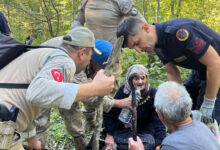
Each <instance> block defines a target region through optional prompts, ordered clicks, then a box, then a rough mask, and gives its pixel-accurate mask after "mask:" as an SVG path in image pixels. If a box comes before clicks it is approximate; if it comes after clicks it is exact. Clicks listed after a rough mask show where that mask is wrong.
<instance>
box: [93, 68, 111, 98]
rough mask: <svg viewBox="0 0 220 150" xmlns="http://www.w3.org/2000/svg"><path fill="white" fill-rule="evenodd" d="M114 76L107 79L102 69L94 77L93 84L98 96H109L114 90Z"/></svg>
mask: <svg viewBox="0 0 220 150" xmlns="http://www.w3.org/2000/svg"><path fill="white" fill-rule="evenodd" d="M114 80H115V78H114V76H110V77H107V76H106V75H105V74H104V70H103V69H101V70H100V71H98V72H97V74H96V76H95V77H94V79H93V81H92V84H93V85H94V88H96V92H97V96H105V95H109V94H110V93H111V92H112V90H113V88H114Z"/></svg>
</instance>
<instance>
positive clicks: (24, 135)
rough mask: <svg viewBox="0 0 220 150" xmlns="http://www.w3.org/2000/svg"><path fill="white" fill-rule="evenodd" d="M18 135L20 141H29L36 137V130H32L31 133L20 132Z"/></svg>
mask: <svg viewBox="0 0 220 150" xmlns="http://www.w3.org/2000/svg"><path fill="white" fill-rule="evenodd" d="M20 135H21V138H22V140H25V139H29V138H31V137H33V136H35V135H36V128H34V129H33V130H31V131H26V132H22V133H20Z"/></svg>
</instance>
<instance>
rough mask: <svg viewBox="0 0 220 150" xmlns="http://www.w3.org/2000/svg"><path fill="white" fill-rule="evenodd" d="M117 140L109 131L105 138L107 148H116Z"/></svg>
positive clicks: (110, 149)
mask: <svg viewBox="0 0 220 150" xmlns="http://www.w3.org/2000/svg"><path fill="white" fill-rule="evenodd" d="M114 146H115V141H114V137H113V136H111V135H110V134H108V133H107V136H106V138H105V147H106V148H105V150H114Z"/></svg>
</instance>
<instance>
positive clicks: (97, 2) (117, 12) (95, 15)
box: [72, 0, 146, 130]
mask: <svg viewBox="0 0 220 150" xmlns="http://www.w3.org/2000/svg"><path fill="white" fill-rule="evenodd" d="M129 16H134V17H137V18H139V19H141V20H143V21H144V22H146V20H145V18H144V17H143V16H142V15H141V13H140V12H139V11H138V10H137V8H136V7H135V5H134V3H133V1H132V0H83V1H82V3H81V5H80V6H79V8H78V14H77V15H76V18H75V20H74V22H73V24H72V28H75V27H77V26H84V24H85V23H86V24H87V26H88V28H89V29H90V30H91V31H92V32H93V33H94V35H95V38H96V39H103V40H106V41H109V42H111V43H112V44H113V45H115V44H116V41H117V36H116V31H117V27H118V25H119V23H120V22H121V21H122V20H123V19H124V18H125V17H129ZM115 65H117V68H118V69H117V71H115V74H114V76H115V79H116V85H115V91H117V89H118V88H119V83H120V78H121V73H122V70H121V62H119V63H118V64H115ZM89 102H91V101H89ZM108 102H109V103H110V104H111V102H110V101H108ZM85 103H86V102H85ZM85 103H84V104H85ZM90 104H91V105H90ZM90 104H86V105H84V107H83V111H84V114H85V116H86V123H85V130H89V129H91V128H93V126H94V120H95V106H97V105H95V104H94V103H90ZM104 105H106V104H105V103H104ZM88 106H89V107H88ZM110 106H112V105H110ZM105 108H109V109H105ZM111 108H112V107H105V106H104V111H105V112H108V111H110V109H111ZM79 128H81V126H79Z"/></svg>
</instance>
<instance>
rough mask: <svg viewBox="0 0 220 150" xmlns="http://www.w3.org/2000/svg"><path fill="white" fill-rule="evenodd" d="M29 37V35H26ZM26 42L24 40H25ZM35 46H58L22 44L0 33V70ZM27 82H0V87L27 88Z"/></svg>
mask: <svg viewBox="0 0 220 150" xmlns="http://www.w3.org/2000/svg"><path fill="white" fill-rule="evenodd" d="M28 38H29V37H28ZM25 43H26V40H25ZM36 48H56V49H61V50H63V49H62V48H60V47H54V46H42V45H30V43H29V45H26V44H23V43H21V42H19V41H17V40H15V39H14V38H12V37H10V36H6V35H3V34H0V70H1V69H2V68H4V67H5V66H6V65H7V64H9V63H10V62H11V61H13V60H14V59H15V58H17V57H18V56H20V55H21V54H23V53H25V52H27V51H29V50H30V49H36ZM28 86H29V84H17V83H0V88H16V89H17V88H22V89H24V88H28Z"/></svg>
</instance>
